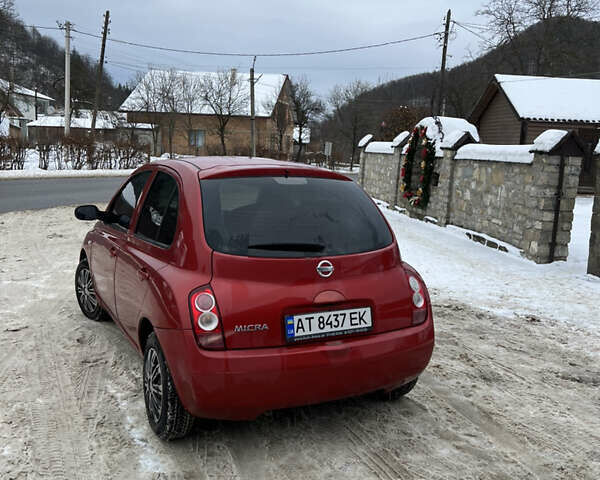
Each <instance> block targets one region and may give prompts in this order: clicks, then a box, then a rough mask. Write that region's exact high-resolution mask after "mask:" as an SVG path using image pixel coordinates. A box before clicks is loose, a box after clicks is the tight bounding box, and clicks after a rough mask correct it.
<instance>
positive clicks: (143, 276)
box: [137, 268, 150, 282]
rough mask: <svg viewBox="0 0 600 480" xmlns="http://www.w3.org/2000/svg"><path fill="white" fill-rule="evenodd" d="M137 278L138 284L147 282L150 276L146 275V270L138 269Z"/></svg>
mask: <svg viewBox="0 0 600 480" xmlns="http://www.w3.org/2000/svg"><path fill="white" fill-rule="evenodd" d="M137 276H138V278H139V279H140V282H143V281H144V280H148V277H150V274H149V273H148V270H146V269H145V268H140V269H139V270H138V271H137Z"/></svg>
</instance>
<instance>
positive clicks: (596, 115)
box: [495, 75, 600, 123]
mask: <svg viewBox="0 0 600 480" xmlns="http://www.w3.org/2000/svg"><path fill="white" fill-rule="evenodd" d="M495 78H496V81H497V82H498V83H499V84H500V86H501V88H502V90H503V91H504V93H505V94H506V96H507V97H508V99H509V100H510V103H512V105H513V106H514V107H515V109H516V110H517V113H518V114H519V116H520V117H521V118H526V119H531V120H544V121H553V122H559V121H565V122H572V121H583V122H594V123H596V122H600V80H591V79H585V78H555V77H536V76H525V75H496V76H495Z"/></svg>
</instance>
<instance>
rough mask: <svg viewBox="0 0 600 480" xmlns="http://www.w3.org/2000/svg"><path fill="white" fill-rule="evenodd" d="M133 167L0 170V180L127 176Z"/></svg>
mask: <svg viewBox="0 0 600 480" xmlns="http://www.w3.org/2000/svg"><path fill="white" fill-rule="evenodd" d="M134 170H135V169H128V170H104V169H98V170H42V169H41V168H38V169H35V170H33V169H32V170H0V180H17V179H28V178H68V177H127V176H129V175H131V173H132V172H133V171H134Z"/></svg>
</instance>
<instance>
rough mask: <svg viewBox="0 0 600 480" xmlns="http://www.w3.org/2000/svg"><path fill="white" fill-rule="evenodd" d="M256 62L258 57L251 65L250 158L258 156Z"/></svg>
mask: <svg viewBox="0 0 600 480" xmlns="http://www.w3.org/2000/svg"><path fill="white" fill-rule="evenodd" d="M255 63H256V57H254V60H252V67H250V158H252V157H256V132H255V123H256V122H255V118H254V65H255Z"/></svg>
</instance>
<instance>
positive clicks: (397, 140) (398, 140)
mask: <svg viewBox="0 0 600 480" xmlns="http://www.w3.org/2000/svg"><path fill="white" fill-rule="evenodd" d="M408 137H410V133H409V132H407V131H406V130H405V131H404V132H400V133H399V134H398V135H396V136H395V137H394V139H393V140H392V146H393V147H394V148H395V147H399V146H400V145H402V144H403V143H405V142H406V140H408Z"/></svg>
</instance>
